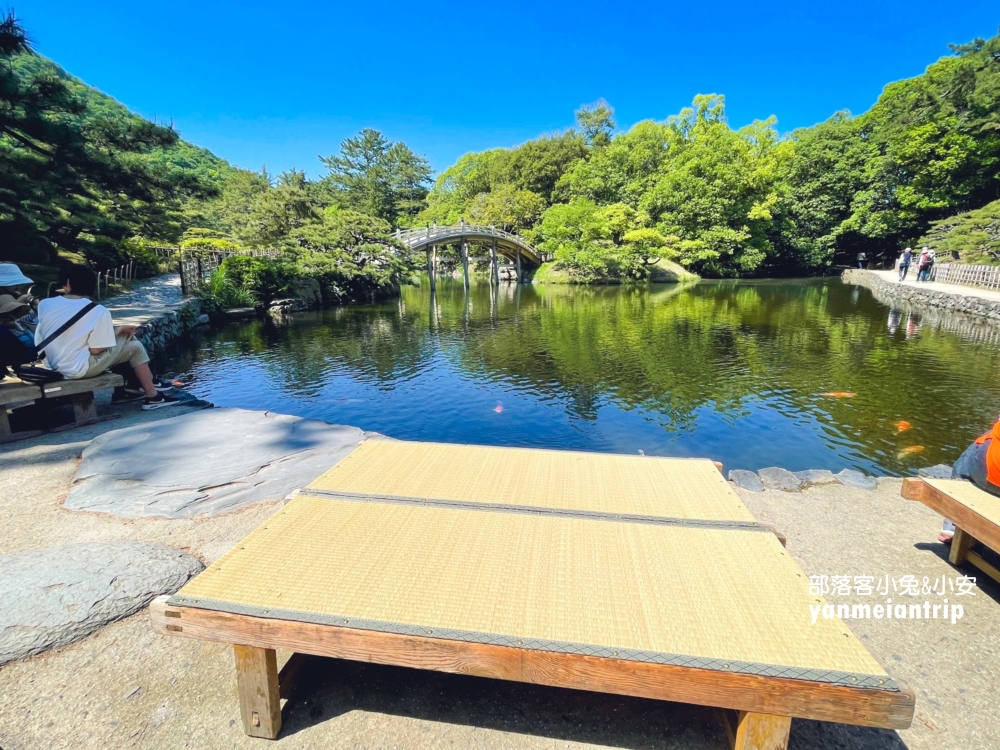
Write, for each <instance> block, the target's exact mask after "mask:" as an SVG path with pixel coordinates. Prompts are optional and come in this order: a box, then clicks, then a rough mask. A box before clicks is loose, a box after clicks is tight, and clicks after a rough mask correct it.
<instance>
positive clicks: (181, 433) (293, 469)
mask: <svg viewBox="0 0 1000 750" xmlns="http://www.w3.org/2000/svg"><path fill="white" fill-rule="evenodd" d="M373 434H374V433H366V432H363V431H362V430H359V429H358V428H357V427H348V426H345V425H332V424H329V423H327V422H322V421H320V420H318V419H303V418H302V417H292V416H289V415H287V414H274V413H272V412H266V411H245V410H243V409H207V410H206V411H200V412H195V413H192V414H184V415H182V416H179V417H173V418H171V419H161V420H159V421H157V422H147V423H145V424H140V425H136V426H134V427H127V428H125V429H123V430H114V431H112V432H106V433H104V434H103V435H100V436H98V437H96V438H94V440H93V442H91V443H90V445H88V446H87V448H86V449H85V450H84V451H83V461H82V462H81V463H80V468H79V469H77V471H76V476H75V477H74V481H73V488H72V489H71V490H70V493H69V496H68V497H67V498H66V503H65V505H66V507H67V508H69V509H70V510H87V511H94V512H99V513H111V514H112V515H116V516H121V517H125V518H142V517H148V516H164V517H166V518H194V517H196V516H201V515H217V514H219V513H225V512H228V511H231V510H235V509H237V508H241V507H244V506H247V505H251V504H253V503H259V502H261V501H264V500H280V499H281V498H283V497H286V496H287V495H288V493H289V492H291V491H292V490H295V489H298V488H300V487H305V486H306V485H307V484H309V483H310V482H312V481H313V480H314V479H316V477H318V476H320V475H321V474H323V473H324V472H326V471H327V470H328V469H330V468H331V467H332V466H333V465H334V464H336V463H337V462H338V461H340V459H342V458H343V457H344V456H346V455H347V454H348V453H350V452H351V451H353V450H354V449H355V448H357V447H358V445H359V444H360V443H361V442H362V441H364V440H365V439H366V438H368V437H372V436H373ZM154 455H155V457H156V460H148V459H149V458H150V457H151V456H154Z"/></svg>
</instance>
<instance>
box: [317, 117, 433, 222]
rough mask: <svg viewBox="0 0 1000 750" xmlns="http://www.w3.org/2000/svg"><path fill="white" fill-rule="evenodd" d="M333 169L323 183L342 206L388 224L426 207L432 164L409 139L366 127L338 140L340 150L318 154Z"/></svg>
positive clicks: (328, 167) (329, 168)
mask: <svg viewBox="0 0 1000 750" xmlns="http://www.w3.org/2000/svg"><path fill="white" fill-rule="evenodd" d="M320 161H322V162H323V164H324V165H325V166H326V168H327V169H328V170H329V174H328V175H327V176H326V177H325V178H324V182H325V183H326V184H327V185H328V186H329V187H330V188H331V190H332V192H333V194H334V195H335V196H336V198H337V199H338V201H339V202H340V203H341V204H342V206H343V207H344V208H350V209H353V210H355V211H359V212H361V213H364V214H367V215H368V216H374V217H376V218H379V219H383V220H384V221H387V222H389V223H390V224H396V223H397V222H398V221H399V219H400V218H401V217H406V216H413V215H416V214H417V213H419V212H420V210H421V209H422V208H423V207H424V200H425V198H426V196H427V188H426V184H427V182H428V181H429V180H430V175H431V168H430V164H428V162H427V160H426V159H425V158H424V157H422V156H417V155H416V154H415V153H413V151H411V150H410V149H409V148H408V147H407V145H406V144H405V143H402V142H396V143H393V142H392V141H390V140H388V139H387V138H386V137H385V136H383V135H382V134H381V133H380V132H379V131H377V130H372V129H371V128H366V129H364V130H362V131H361V132H360V133H359V134H358V135H357V136H356V137H354V138H347V139H345V140H344V141H343V142H342V143H341V144H340V154H339V155H335V156H327V157H320Z"/></svg>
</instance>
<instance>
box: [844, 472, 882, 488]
mask: <svg viewBox="0 0 1000 750" xmlns="http://www.w3.org/2000/svg"><path fill="white" fill-rule="evenodd" d="M834 476H835V477H836V478H837V481H838V482H840V483H841V484H842V485H844V486H845V487H854V488H855V489H859V490H877V489H878V480H876V479H875V477H869V476H865V475H864V474H862V473H861V472H860V471H856V470H855V469H844V470H843V471H841V472H840V473H839V474H834Z"/></svg>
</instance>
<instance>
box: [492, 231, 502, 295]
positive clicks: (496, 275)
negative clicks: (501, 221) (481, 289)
mask: <svg viewBox="0 0 1000 750" xmlns="http://www.w3.org/2000/svg"><path fill="white" fill-rule="evenodd" d="M490 280H491V281H492V282H493V283H494V284H499V283H500V269H499V268H498V267H497V238H496V237H494V238H493V245H492V246H491V247H490Z"/></svg>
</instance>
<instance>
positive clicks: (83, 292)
mask: <svg viewBox="0 0 1000 750" xmlns="http://www.w3.org/2000/svg"><path fill="white" fill-rule="evenodd" d="M66 275H67V281H66V286H65V290H66V293H65V294H64V295H63V296H61V297H50V298H49V299H44V300H42V301H41V302H39V303H38V327H37V328H36V329H35V345H36V346H37V345H38V344H40V343H42V342H43V341H44V340H45V339H46V338H47V337H48V336H50V335H51V334H53V333H54V332H55V331H57V330H58V329H59V327H60V326H62V325H63V324H65V323H66V322H67V321H68V320H69V319H70V318H72V317H73V316H74V315H76V314H77V313H78V312H80V311H81V310H82V309H83V308H85V307H86V306H87V305H89V304H90V300H89V299H88V297H89V296H90V295H92V294H94V292H95V290H96V287H97V277H96V276H95V275H94V272H93V271H91V270H90V269H89V268H87V267H86V266H73V267H71V268H70V269H69V271H68V272H67V274H66ZM135 331H136V328H135V326H121V327H120V328H119V329H118V330H117V331H115V327H114V324H113V323H112V322H111V313H110V311H109V310H108V309H107V308H106V307H102V306H101V305H97V306H95V307H94V308H93V309H92V310H90V311H89V312H87V313H86V314H85V315H84V316H83V317H82V318H80V319H79V320H78V321H76V322H75V323H74V324H73V325H72V326H70V327H69V328H68V329H67V330H65V331H64V332H63V333H61V334H60V335H59V336H57V337H56V338H55V339H54V340H53V341H51V342H50V343H49V344H48V345H47V346H46V347H45V359H46V361H47V362H48V365H49V367H51V368H52V369H53V370H57V371H58V372H59V373H61V374H62V376H63V377H65V378H68V379H71V380H75V379H78V378H92V377H95V376H97V375H100V374H101V373H102V372H104V371H105V370H107V369H109V368H111V367H114V366H115V365H119V364H123V363H125V362H127V363H128V364H129V365H131V366H132V369H133V370H134V371H135V375H136V378H138V380H139V383H140V384H141V385H142V390H143V392H144V393H145V395H146V397H145V399H144V400H143V404H142V408H143V409H145V410H147V411H148V410H150V409H159V408H160V407H162V406H173V405H174V404H176V403H178V399H177V398H176V397H174V396H167V395H164V394H162V393H160V392H159V391H157V389H156V384H155V383H154V382H153V374H152V372H150V370H149V355H148V354H147V353H146V348H145V347H144V346H143V345H142V342H141V341H138V340H137V339H136V338H134V334H135Z"/></svg>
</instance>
